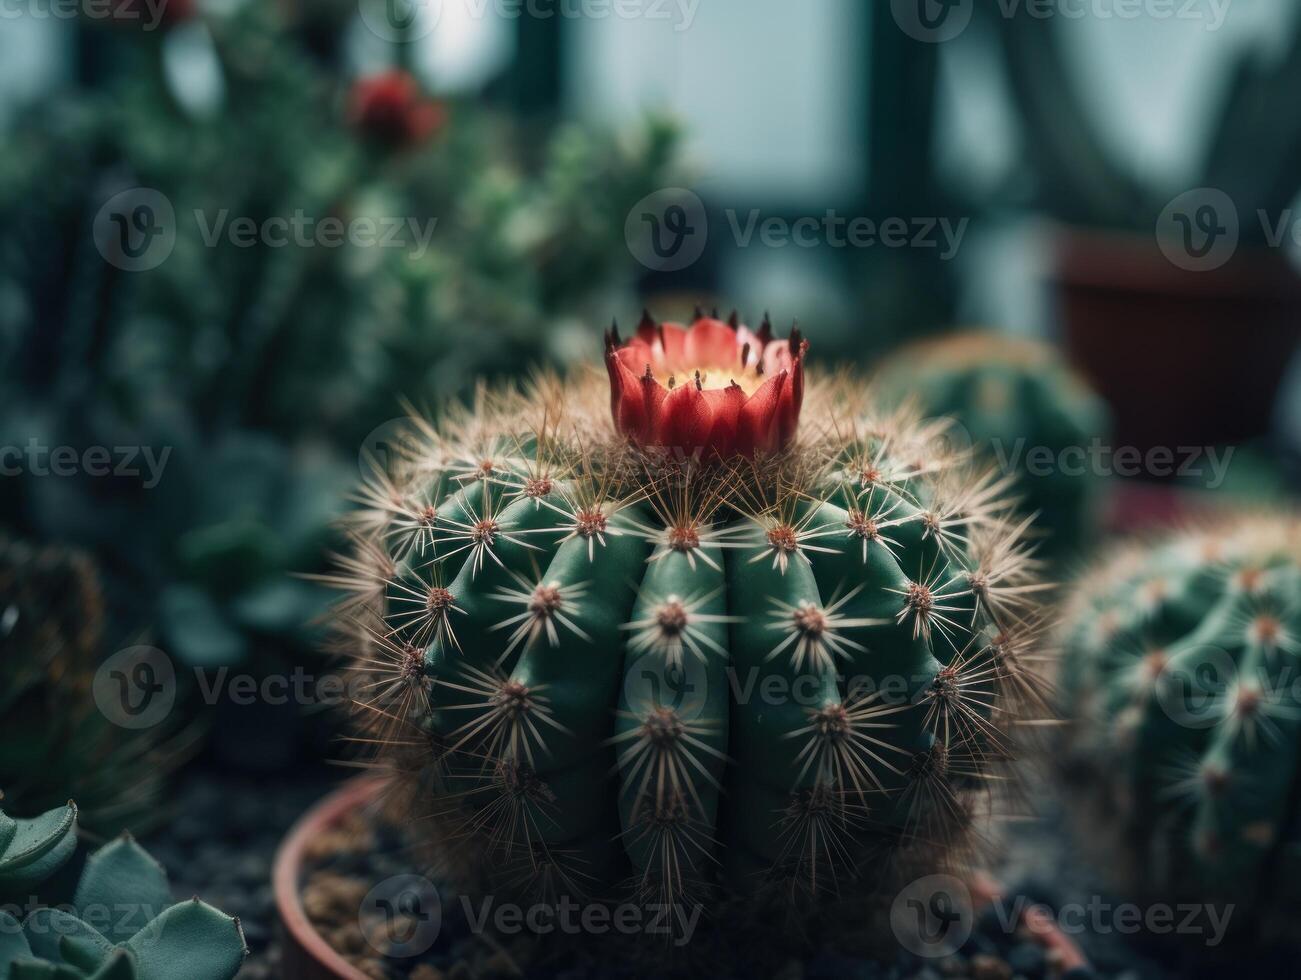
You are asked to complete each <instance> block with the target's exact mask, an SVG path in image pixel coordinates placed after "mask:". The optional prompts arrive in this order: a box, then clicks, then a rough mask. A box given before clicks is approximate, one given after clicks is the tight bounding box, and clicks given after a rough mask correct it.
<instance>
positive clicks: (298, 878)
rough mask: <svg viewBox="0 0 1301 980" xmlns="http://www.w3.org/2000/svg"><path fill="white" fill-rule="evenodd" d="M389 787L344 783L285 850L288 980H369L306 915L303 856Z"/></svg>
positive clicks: (281, 874)
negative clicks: (317, 842) (324, 834)
mask: <svg viewBox="0 0 1301 980" xmlns="http://www.w3.org/2000/svg"><path fill="white" fill-rule="evenodd" d="M383 786H384V783H383V780H381V779H376V778H374V777H369V776H364V777H361V778H358V779H353V780H350V781H349V782H347V783H344V785H343V786H342V787H340V788H339V789H337V790H335V791H334V792H333V793H331V794H330V795H329V796H327V797H326V798H325V799H323V800H322V801H321V802H320V803H318V804H317V805H316V806H314V807H312V809H310V810H308V811H307V813H306V814H304V815H303V817H302V818H301V819H300V820H299V821H298V823H296V824H295V825H294V827H293V829H292V830H291V831H290V832H289V836H287V837H286V838H285V841H284V843H283V844H281V845H280V850H279V852H278V853H277V854H276V863H275V870H274V872H273V874H272V887H273V888H274V890H275V899H276V912H277V913H278V914H279V916H280V934H281V940H282V942H281V946H282V950H283V951H282V954H281V963H280V971H281V972H280V975H281V977H283V978H284V980H369V978H368V977H367V976H366V974H364V973H362V972H361V971H360V970H358V969H357V968H356V967H354V966H352V965H351V964H350V963H348V961H347V960H345V959H344V958H343V957H342V956H340V955H339V954H338V953H336V952H335V951H334V950H333V949H332V948H331V947H330V945H329V943H327V942H326V941H325V939H324V937H322V936H321V934H320V933H319V932H317V931H316V927H315V926H313V925H312V923H311V922H310V921H309V920H308V918H307V913H306V912H304V911H303V895H302V885H303V852H304V851H305V850H306V849H307V846H308V845H309V844H310V843H311V842H312V841H313V840H315V839H317V838H318V837H319V836H320V835H321V834H323V833H325V832H327V831H329V830H331V829H333V828H335V827H338V826H339V825H340V824H341V823H343V821H344V820H345V819H346V818H347V817H348V816H349V815H350V814H352V813H354V812H355V811H357V810H359V809H361V808H362V807H364V806H366V805H367V804H369V803H372V802H374V801H375V800H376V799H377V798H378V796H379V794H380V791H381V790H382V789H383Z"/></svg>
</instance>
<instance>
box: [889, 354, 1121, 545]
mask: <svg viewBox="0 0 1301 980" xmlns="http://www.w3.org/2000/svg"><path fill="white" fill-rule="evenodd" d="M877 381H878V383H879V384H880V386H881V387H882V389H883V393H886V394H890V395H893V396H895V397H899V398H903V397H912V398H914V399H916V402H917V404H918V406H919V408H920V409H921V411H923V412H924V413H926V414H927V415H935V416H950V417H952V418H953V419H954V420H956V421H957V422H958V423H960V424H961V425H962V427H963V429H964V430H965V434H966V435H968V436H969V437H970V439H971V442H972V444H973V448H975V449H977V450H980V451H983V452H985V453H987V454H988V457H989V458H990V459H992V461H993V462H995V463H997V464H998V466H999V468H1000V469H1001V470H1002V471H1003V472H1006V473H1013V474H1016V477H1017V483H1016V486H1015V489H1014V492H1015V493H1016V495H1017V496H1018V497H1020V498H1021V507H1022V509H1023V510H1024V511H1025V512H1026V513H1035V514H1037V515H1038V519H1037V521H1036V526H1037V527H1039V528H1041V529H1042V530H1043V531H1044V532H1045V538H1044V540H1043V541H1042V542H1041V546H1042V550H1043V552H1044V554H1047V555H1051V556H1053V557H1062V556H1066V555H1069V554H1074V553H1078V551H1079V550H1080V549H1081V547H1082V545H1083V544H1084V543H1085V541H1086V540H1087V536H1088V533H1089V529H1090V526H1091V524H1092V520H1091V516H1092V514H1091V512H1092V510H1093V509H1094V507H1095V506H1096V497H1097V492H1098V485H1099V483H1100V481H1099V479H1098V477H1097V474H1095V473H1093V472H1092V471H1091V468H1090V465H1089V461H1090V456H1089V455H1088V450H1089V448H1090V446H1091V444H1092V443H1093V442H1094V441H1095V440H1100V439H1102V438H1103V437H1105V436H1106V434H1107V429H1108V417H1107V416H1108V413H1107V409H1106V406H1105V405H1104V404H1103V402H1102V399H1101V398H1099V397H1098V395H1097V394H1095V393H1094V392H1093V391H1092V390H1091V389H1090V388H1089V387H1088V386H1087V385H1086V384H1085V382H1084V380H1083V379H1082V378H1080V376H1079V375H1077V374H1076V373H1075V372H1074V371H1072V370H1071V369H1070V368H1069V367H1068V366H1067V365H1066V364H1065V363H1064V362H1063V361H1062V359H1061V357H1060V356H1059V355H1058V354H1057V352H1056V351H1055V350H1054V349H1053V348H1052V347H1050V346H1048V345H1047V344H1042V343H1038V342H1036V341H1032V340H1027V339H1023V338H1013V337H1006V336H1001V335H999V334H995V333H982V332H965V333H958V334H953V335H952V336H948V337H944V338H941V339H938V340H927V341H922V342H920V343H916V344H912V345H910V346H908V347H905V348H903V349H902V350H900V351H898V352H897V353H896V354H894V355H893V356H892V357H890V358H889V359H888V360H887V361H886V362H885V363H884V364H883V365H882V366H881V368H880V370H879V372H878V376H877Z"/></svg>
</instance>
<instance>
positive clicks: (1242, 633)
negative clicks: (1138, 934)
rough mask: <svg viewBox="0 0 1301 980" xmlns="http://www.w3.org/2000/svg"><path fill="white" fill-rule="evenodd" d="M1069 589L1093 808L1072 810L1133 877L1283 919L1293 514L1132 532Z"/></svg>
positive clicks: (1291, 768)
mask: <svg viewBox="0 0 1301 980" xmlns="http://www.w3.org/2000/svg"><path fill="white" fill-rule="evenodd" d="M1071 594H1072V595H1073V597H1074V598H1073V599H1072V601H1071V603H1070V604H1069V606H1068V608H1067V610H1066V612H1065V615H1064V622H1063V626H1062V630H1063V633H1062V637H1061V640H1062V647H1063V652H1064V656H1063V658H1062V678H1061V679H1062V684H1061V688H1062V695H1063V699H1064V704H1065V713H1066V714H1068V715H1069V719H1070V725H1069V727H1068V728H1067V731H1068V733H1069V736H1068V738H1067V741H1066V745H1065V749H1066V750H1065V751H1064V753H1063V758H1064V759H1065V760H1066V762H1067V765H1066V769H1065V773H1066V775H1067V776H1069V777H1070V782H1071V783H1073V784H1077V785H1078V786H1079V787H1081V788H1082V791H1083V792H1085V793H1086V794H1087V795H1086V796H1085V800H1086V802H1091V803H1093V804H1096V806H1094V807H1090V808H1087V809H1085V808H1081V810H1082V811H1083V812H1087V813H1089V814H1090V819H1089V823H1088V836H1089V837H1090V838H1093V839H1095V840H1097V839H1101V840H1102V842H1103V843H1104V844H1105V845H1107V846H1108V847H1114V846H1115V845H1116V844H1117V843H1118V844H1119V845H1120V848H1121V850H1120V851H1119V854H1120V855H1121V860H1120V861H1114V860H1113V861H1112V862H1111V863H1113V864H1117V865H1119V866H1121V867H1124V868H1125V869H1126V872H1127V874H1126V876H1127V877H1128V878H1129V879H1130V880H1129V884H1130V886H1131V887H1132V888H1134V889H1135V890H1137V891H1141V892H1145V893H1149V894H1151V893H1155V895H1156V896H1159V897H1161V898H1163V899H1169V898H1171V897H1173V898H1176V899H1180V900H1183V899H1192V900H1196V901H1199V902H1206V901H1210V902H1219V903H1223V904H1225V905H1230V904H1231V905H1233V906H1235V907H1236V910H1237V912H1236V918H1235V924H1237V925H1239V926H1243V927H1246V926H1248V925H1249V924H1255V925H1262V924H1268V923H1269V922H1270V921H1273V922H1287V923H1289V928H1290V927H1291V925H1290V924H1291V923H1292V922H1294V919H1290V918H1287V915H1288V913H1289V910H1290V913H1291V914H1292V915H1295V912H1296V909H1297V906H1296V904H1295V903H1296V900H1297V899H1298V897H1301V892H1299V891H1298V886H1297V882H1298V881H1299V880H1301V877H1299V876H1301V807H1299V806H1298V795H1297V785H1298V783H1297V765H1298V748H1299V747H1301V741H1299V738H1301V687H1299V686H1298V684H1297V678H1296V674H1295V669H1296V664H1297V657H1298V655H1299V654H1301V518H1298V517H1297V516H1296V515H1289V514H1266V513H1260V514H1253V515H1251V516H1244V517H1238V518H1235V519H1232V520H1228V521H1224V522H1221V523H1219V524H1216V525H1214V526H1211V527H1207V528H1203V529H1197V530H1192V531H1185V532H1182V533H1177V534H1172V535H1170V536H1168V537H1167V538H1165V539H1163V540H1160V541H1158V542H1144V543H1142V544H1139V545H1129V546H1126V547H1123V548H1121V549H1120V550H1119V551H1118V552H1117V553H1115V554H1112V555H1110V556H1108V557H1105V558H1104V559H1103V560H1101V561H1100V562H1099V564H1098V565H1097V567H1096V568H1095V569H1094V570H1092V571H1091V572H1089V573H1088V574H1087V576H1086V577H1085V578H1084V579H1083V580H1082V581H1081V582H1080V583H1079V585H1078V587H1077V588H1073V589H1072V590H1071ZM1104 828H1109V829H1110V831H1111V832H1112V833H1110V834H1108V835H1106V836H1105V837H1104V836H1103V835H1101V833H1100V831H1101V830H1103V829H1104ZM1257 912H1258V913H1259V914H1257Z"/></svg>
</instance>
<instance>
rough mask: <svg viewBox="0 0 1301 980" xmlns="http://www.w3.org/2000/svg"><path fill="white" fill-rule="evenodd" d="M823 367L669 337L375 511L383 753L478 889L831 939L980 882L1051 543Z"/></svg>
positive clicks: (561, 390) (428, 458) (644, 346)
mask: <svg viewBox="0 0 1301 980" xmlns="http://www.w3.org/2000/svg"><path fill="white" fill-rule="evenodd" d="M805 350H806V345H805V344H804V342H803V341H802V340H801V339H800V337H799V335H798V334H795V335H793V336H792V337H791V338H790V339H789V340H774V339H772V337H771V332H770V330H769V329H768V328H767V326H765V327H764V328H763V329H761V330H759V331H758V332H751V331H749V330H747V329H746V328H745V327H742V326H740V324H739V320H738V319H737V318H736V317H735V316H733V317H732V319H731V321H730V322H724V321H721V320H719V319H718V318H715V317H705V316H698V317H697V318H696V320H695V322H694V323H693V324H692V325H691V327H690V328H683V327H679V326H674V325H672V324H664V325H662V326H661V325H659V324H656V323H655V322H653V321H652V320H651V319H650V318H649V317H647V318H646V319H645V320H644V321H643V323H642V324H641V326H640V327H639V328H638V329H637V331H636V335H635V336H634V337H633V338H632V339H630V340H629V341H628V342H627V343H623V342H621V341H620V340H619V338H618V336H617V333H616V332H613V331H612V332H611V333H610V334H609V335H608V336H607V343H606V365H607V368H608V371H609V377H610V386H609V388H608V389H607V386H606V383H605V379H604V378H602V377H601V376H600V373H599V372H598V371H592V370H588V369H583V370H577V371H575V372H573V373H572V374H570V375H569V376H565V377H557V376H548V375H545V374H544V375H539V376H536V377H534V378H533V379H532V381H531V382H530V383H529V384H528V385H527V386H526V387H523V388H505V389H502V388H498V389H493V388H488V387H486V386H485V387H483V388H481V390H480V392H479V395H478V396H477V398H476V399H475V402H474V404H473V405H471V406H468V407H461V408H457V407H452V408H450V409H448V410H446V411H445V412H443V413H442V415H441V416H440V418H439V419H438V421H437V422H434V421H430V420H427V419H423V418H418V419H413V420H412V421H411V425H410V431H409V439H406V440H399V441H398V442H399V445H398V446H397V447H396V448H397V449H398V452H396V453H394V454H392V459H393V462H392V464H391V465H390V466H389V467H387V468H386V469H385V470H384V471H382V472H378V471H377V472H376V473H374V474H373V475H372V477H371V478H370V479H368V481H367V483H366V485H365V486H364V487H363V490H362V493H361V495H360V496H361V500H362V507H361V509H360V510H359V511H358V512H357V514H356V519H355V527H354V529H353V536H354V538H355V542H356V545H355V548H354V550H353V551H352V553H351V554H350V555H348V556H347V557H346V558H345V559H344V560H343V563H342V566H341V569H340V572H339V574H338V576H337V578H336V584H338V585H339V586H341V587H342V588H343V589H345V590H346V591H345V597H344V598H343V599H342V600H341V607H340V611H339V614H338V617H337V618H338V621H339V624H340V628H341V631H342V634H343V642H344V643H345V644H346V645H347V646H348V648H349V649H350V650H351V651H353V652H354V654H355V666H356V669H357V670H358V671H359V672H360V674H361V675H362V678H363V683H362V684H361V685H359V686H358V688H357V689H358V690H359V691H361V692H363V696H361V697H359V705H358V717H359V718H360V720H361V722H362V727H363V731H362V732H361V734H360V735H359V744H361V745H362V746H363V747H364V749H365V751H367V752H373V753H374V754H375V759H374V764H375V765H376V766H377V767H379V768H381V769H382V770H384V771H386V772H388V773H391V774H392V775H393V777H394V778H393V780H392V782H391V785H392V786H393V787H394V805H395V806H396V807H397V808H398V809H399V810H400V811H401V812H403V813H405V814H406V815H407V816H408V817H409V820H408V821H407V822H408V823H409V825H410V826H411V827H412V828H413V829H414V830H415V831H416V832H417V833H422V834H423V835H424V839H425V840H426V842H427V843H428V844H429V851H430V853H431V854H433V855H435V856H436V857H438V858H441V859H444V860H446V861H448V862H450V863H451V865H452V867H451V869H450V870H452V871H458V870H459V871H462V872H464V876H465V877H466V878H467V879H468V880H470V881H472V882H476V883H477V885H476V887H481V888H484V889H504V890H507V891H522V892H526V893H529V894H531V895H543V896H551V897H552V898H553V899H554V898H555V897H556V896H572V897H575V898H577V899H579V900H628V898H629V897H633V898H639V899H645V900H646V901H648V902H653V903H657V904H664V903H679V902H688V903H695V902H696V901H698V900H700V897H701V896H703V895H710V894H714V895H728V896H732V897H733V898H735V899H736V900H737V901H739V902H740V903H741V907H743V908H748V909H752V910H757V909H759V908H764V907H769V905H768V903H767V901H766V900H765V901H758V902H755V901H753V900H754V899H756V898H759V897H760V896H766V897H770V896H773V895H779V896H782V897H784V898H788V899H791V900H793V901H794V902H795V907H796V909H797V911H799V912H801V913H806V912H807V913H810V914H811V913H814V912H816V913H817V914H818V915H821V916H825V915H827V914H831V913H836V914H839V913H840V912H842V911H843V912H844V913H845V914H848V910H849V909H851V908H854V907H856V906H854V905H853V904H852V903H849V902H847V893H848V894H852V895H854V896H860V897H863V899H864V900H865V901H875V900H876V898H875V897H874V898H868V897H867V896H869V895H870V896H880V895H882V894H883V893H884V894H886V895H887V898H886V901H887V903H888V901H889V897H888V895H889V892H890V886H891V884H892V883H894V884H897V883H898V879H899V876H901V875H904V876H915V875H916V874H917V873H918V872H919V871H920V872H922V873H930V872H932V871H936V870H939V869H942V868H946V867H948V868H951V867H953V866H954V865H957V864H961V863H962V861H963V859H964V858H965V857H967V856H968V855H969V854H970V850H971V849H970V847H969V846H966V845H969V844H970V843H971V841H972V840H973V839H974V838H975V837H976V836H977V835H975V834H973V827H972V824H973V821H974V819H975V815H976V814H977V813H979V812H982V810H983V809H984V808H987V807H988V805H989V801H988V799H987V797H988V796H989V794H990V792H991V791H992V790H993V789H994V788H995V787H1004V786H1006V785H1007V782H1006V781H1005V780H1004V779H1003V778H1002V777H1003V776H1004V775H1006V774H1007V773H1006V763H1007V762H1008V761H1009V760H1010V759H1011V757H1012V754H1013V749H1014V743H1015V740H1014V738H1013V732H1014V731H1018V730H1021V729H1022V728H1023V727H1024V725H1023V723H1026V722H1031V721H1033V720H1035V719H1036V718H1039V717H1041V708H1042V706H1043V698H1042V694H1041V689H1040V686H1039V683H1040V682H1039V680H1038V678H1037V676H1036V674H1035V672H1034V664H1035V662H1036V659H1037V658H1036V655H1035V644H1036V627H1035V623H1036V622H1037V621H1038V616H1037V613H1036V610H1035V603H1034V598H1035V595H1036V592H1037V590H1038V589H1039V588H1040V587H1041V586H1040V584H1039V582H1038V571H1037V568H1038V566H1037V562H1036V561H1035V559H1034V558H1033V557H1032V556H1031V554H1030V551H1031V548H1030V546H1029V545H1027V544H1026V542H1025V540H1024V532H1025V530H1026V526H1025V523H1024V522H1023V521H1021V520H1020V519H1019V518H1014V517H1011V516H1010V515H1011V513H1012V511H1011V501H1010V500H1008V499H1007V498H1006V497H1005V490H1006V483H1005V482H1004V481H1003V480H1001V479H999V478H998V477H997V476H995V475H993V474H989V473H980V472H973V471H972V470H971V469H970V468H969V461H968V460H967V459H966V458H964V457H960V456H954V455H953V453H952V451H951V449H950V444H949V442H948V441H947V440H946V439H945V438H944V430H945V423H943V422H935V421H933V420H932V421H925V422H923V421H920V420H918V419H914V418H911V417H909V416H908V415H907V413H906V412H904V411H902V410H900V409H898V408H897V407H893V408H892V407H889V406H886V407H881V406H876V405H874V404H873V402H872V401H871V399H870V397H869V394H868V393H867V389H866V386H865V384H864V383H863V381H862V379H860V378H856V377H853V376H852V375H849V374H847V373H844V372H840V373H837V374H836V375H834V376H826V375H817V374H810V380H809V384H808V388H807V391H806V390H805V377H804V363H803V361H804V353H805ZM611 408H613V421H612V420H611ZM797 422H798V423H799V426H800V427H799V432H798V437H797V433H796V425H797ZM661 449H670V450H673V451H670V452H663V451H660V450H661ZM905 880H907V879H905ZM823 894H829V895H831V894H834V895H837V896H839V898H838V900H837V901H834V902H822V901H820V900H819V899H818V896H821V895H823ZM729 907H730V906H729ZM865 918H870V917H865V916H864V915H863V914H862V912H861V907H860V912H859V914H858V915H857V918H856V921H857V922H858V923H859V926H861V925H863V924H864V921H865ZM887 918H888V917H887ZM876 919H877V920H880V917H879V916H878V917H876Z"/></svg>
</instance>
